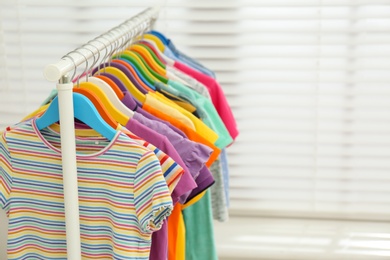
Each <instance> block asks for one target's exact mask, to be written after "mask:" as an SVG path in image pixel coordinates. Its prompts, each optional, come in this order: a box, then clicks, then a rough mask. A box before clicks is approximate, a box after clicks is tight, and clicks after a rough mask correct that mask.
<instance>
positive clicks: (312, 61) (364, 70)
mask: <svg viewBox="0 0 390 260" xmlns="http://www.w3.org/2000/svg"><path fill="white" fill-rule="evenodd" d="M291 2H294V1H291ZM313 2H316V3H317V4H313ZM240 12H244V13H245V12H247V13H248V16H247V17H248V19H245V18H244V17H245V15H243V14H241V15H240V17H241V18H240V19H243V20H242V21H241V22H240V23H241V25H242V29H243V32H242V33H239V30H237V31H238V32H237V33H238V34H239V35H238V37H237V38H236V42H237V43H239V42H240V41H242V44H241V45H240V48H238V51H239V53H240V54H243V56H240V54H238V53H235V54H233V55H234V56H238V59H240V60H239V64H237V63H236V64H234V65H232V66H233V68H232V67H231V66H229V65H228V66H226V67H227V68H226V70H223V69H222V70H221V73H218V75H219V77H220V80H221V82H222V83H224V86H226V92H227V94H228V95H229V97H230V101H231V104H232V105H233V107H234V108H235V114H236V115H237V118H238V121H239V126H240V129H241V137H240V138H239V140H238V142H237V143H236V145H235V146H233V147H232V148H231V149H230V155H231V156H230V158H231V167H232V181H231V185H232V190H231V196H232V211H234V212H247V211H250V212H257V213H259V214H276V215H297V216H300V215H304V216H319V217H329V216H332V217H363V218H384V219H385V218H386V217H388V216H389V213H390V210H389V207H388V205H389V202H390V185H389V184H390V177H389V174H388V172H389V168H390V160H389V155H390V146H389V145H390V143H389V141H390V135H389V134H390V121H389V119H390V106H389V104H390V88H389V87H390V73H389V71H390V63H389V57H390V56H389V51H390V38H389V29H390V6H389V5H376V4H375V3H373V4H372V5H371V4H368V3H367V2H366V3H365V4H362V5H359V2H357V1H350V2H344V5H335V6H332V5H331V4H329V5H327V1H312V2H311V4H310V5H309V6H304V5H292V6H286V7H285V6H282V5H278V4H276V5H275V6H273V5H272V1H269V3H268V5H267V4H265V6H264V7H263V6H258V7H251V8H242V9H240ZM256 13H257V14H258V18H256V16H255V15H254V14H256ZM229 15H230V14H229ZM254 24H256V25H257V26H256V27H254ZM251 25H252V26H251ZM214 37H216V38H219V40H220V41H221V42H223V41H224V40H226V41H227V38H228V37H232V36H231V35H229V36H227V35H223V34H222V35H221V36H218V35H214ZM225 55H226V56H225V57H226V60H224V59H225V58H223V55H221V56H220V58H218V57H215V58H213V59H211V60H210V61H211V62H213V63H214V65H215V66H221V65H220V64H221V63H225V62H228V61H229V58H230V57H231V56H230V53H225ZM240 57H241V58H240ZM231 63H233V62H231Z"/></svg>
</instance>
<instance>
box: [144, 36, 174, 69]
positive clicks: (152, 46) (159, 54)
mask: <svg viewBox="0 0 390 260" xmlns="http://www.w3.org/2000/svg"><path fill="white" fill-rule="evenodd" d="M139 42H140V43H142V44H145V45H147V46H148V47H149V48H150V49H151V50H152V51H153V52H154V53H155V54H156V56H157V57H160V61H162V62H163V63H164V64H167V65H170V66H174V65H175V60H173V59H171V58H169V57H168V56H166V55H165V54H164V53H163V52H161V51H160V49H159V48H158V47H157V45H156V43H155V42H154V41H152V40H150V39H146V38H144V39H142V40H140V41H139Z"/></svg>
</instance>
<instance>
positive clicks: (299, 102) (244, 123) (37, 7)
mask: <svg viewBox="0 0 390 260" xmlns="http://www.w3.org/2000/svg"><path fill="white" fill-rule="evenodd" d="M0 3H1V8H0V17H1V18H0V115H1V120H0V127H1V128H3V127H4V126H6V125H8V124H11V123H15V122H17V121H18V120H19V119H20V118H21V117H22V116H23V115H25V114H26V113H27V112H29V111H31V110H33V109H34V108H36V107H37V106H38V104H39V103H40V102H41V101H42V100H43V99H44V98H45V97H46V95H47V94H48V93H49V91H50V90H51V89H52V88H53V86H54V85H53V83H50V82H46V81H45V80H44V79H43V76H42V69H43V67H44V66H45V65H46V64H48V63H50V62H52V61H55V60H58V58H60V57H58V56H57V55H58V54H61V53H66V51H67V50H71V49H73V48H75V47H77V46H78V45H80V44H81V43H83V42H86V41H87V40H88V39H90V38H92V36H95V35H97V34H99V33H101V32H103V31H105V30H107V29H109V28H111V27H112V26H114V25H115V24H117V23H118V22H121V21H123V20H124V19H126V18H127V17H130V16H131V15H133V14H135V13H137V12H139V11H140V10H142V9H143V8H145V7H148V6H151V5H154V4H156V2H155V1H142V2H140V1H127V2H126V4H128V8H125V7H124V6H123V1H119V0H112V1H96V0H94V1H51V2H48V1H38V0H35V1H34V0H33V1H25V0H23V1H22V0H20V1H4V0H3V1H1V2H0ZM157 4H163V5H164V6H165V7H166V8H164V9H163V10H162V12H161V13H160V18H159V20H158V23H157V27H156V28H157V29H159V30H161V31H162V32H164V33H165V34H166V35H167V36H169V37H170V38H171V39H172V40H173V41H174V43H175V44H176V45H177V46H178V47H179V48H180V49H181V50H183V51H184V52H186V53H188V54H189V55H191V56H193V57H195V58H197V59H198V60H200V61H201V62H202V63H203V64H204V65H206V66H208V67H209V68H211V69H213V70H214V71H215V72H216V74H217V78H218V80H219V82H220V83H221V85H222V87H223V88H224V91H225V94H226V96H227V98H228V100H229V102H230V104H231V106H232V109H233V112H234V114H235V115H236V118H237V121H238V125H239V128H240V132H241V134H240V136H239V138H238V139H237V141H236V143H235V145H233V146H232V147H231V148H229V149H228V152H229V159H230V161H229V162H230V169H231V171H230V172H231V181H230V184H231V213H232V214H233V215H234V214H253V215H271V216H304V217H322V218H327V217H330V218H360V219H388V217H389V216H390V208H389V203H390V174H389V171H390V160H389V156H390V105H389V104H390V73H389V70H390V34H389V32H390V1H388V0H370V1H368V0H365V1H359V0H354V1H353V0H318V1H315V0H314V1H313V0H289V1H287V0H241V1H239V0H224V1H206V0H202V1H184V0H166V1H163V2H162V3H160V2H159V3H157Z"/></svg>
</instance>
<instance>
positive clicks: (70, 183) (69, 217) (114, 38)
mask: <svg viewBox="0 0 390 260" xmlns="http://www.w3.org/2000/svg"><path fill="white" fill-rule="evenodd" d="M159 11H160V8H159V7H154V8H148V9H146V10H144V11H143V12H141V13H139V14H137V15H136V16H134V17H132V18H130V19H128V20H126V21H125V22H123V23H121V24H120V25H118V26H116V27H114V28H112V29H111V30H109V31H107V32H106V33H104V34H102V35H100V36H98V37H96V38H95V39H93V40H91V41H89V42H88V43H87V44H88V45H90V46H93V48H91V49H89V48H88V49H87V48H85V47H81V48H78V49H76V50H74V51H72V52H70V53H69V54H67V55H65V56H64V57H63V58H62V59H61V60H60V61H58V62H57V63H54V64H49V65H47V66H46V67H45V69H44V76H45V78H46V79H47V80H49V81H57V82H58V83H57V85H56V86H57V90H58V106H59V114H60V115H59V118H60V122H61V126H60V127H61V131H60V132H61V154H62V172H63V189H64V204H65V225H66V245H67V257H68V259H71V260H79V259H80V260H81V238H80V217H79V202H78V201H79V200H78V183H77V164H76V143H75V128H74V111H73V95H72V94H73V91H72V89H73V83H72V80H73V77H74V75H75V74H76V68H77V66H79V65H81V64H85V66H86V69H85V71H87V70H88V63H87V60H88V59H90V58H94V59H96V55H98V57H100V52H102V51H103V50H104V51H105V53H106V54H112V53H111V52H109V51H111V50H114V48H115V47H116V46H119V44H120V43H124V42H125V40H132V39H135V38H136V37H137V36H139V35H140V34H141V33H142V32H144V31H145V30H147V29H150V28H151V27H152V25H153V24H154V21H155V20H156V19H157V16H158V13H159ZM120 47H121V46H120ZM106 56H107V57H106V58H110V57H109V56H110V55H106ZM103 62H104V61H103ZM73 70H74V73H73V76H72V78H71V77H70V76H69V74H68V73H69V72H71V71H73Z"/></svg>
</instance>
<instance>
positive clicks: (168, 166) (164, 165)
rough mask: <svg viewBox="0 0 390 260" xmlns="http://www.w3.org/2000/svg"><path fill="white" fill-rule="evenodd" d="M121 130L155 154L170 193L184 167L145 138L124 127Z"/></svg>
mask: <svg viewBox="0 0 390 260" xmlns="http://www.w3.org/2000/svg"><path fill="white" fill-rule="evenodd" d="M121 131H122V132H123V133H125V134H126V135H127V136H128V137H130V138H132V139H133V140H134V141H136V142H137V143H138V144H140V145H142V146H144V147H146V148H148V149H149V150H150V151H152V152H153V153H154V154H155V155H156V156H157V159H158V160H159V161H160V166H161V170H162V173H163V175H164V178H165V181H166V183H167V185H168V188H169V191H170V192H171V194H172V192H173V190H174V189H175V188H176V185H177V184H178V182H179V180H180V178H181V176H182V175H183V174H184V169H183V168H182V167H181V166H180V165H179V164H178V163H176V162H175V161H174V160H173V159H172V158H171V157H169V156H168V155H167V154H165V153H164V152H163V151H161V150H160V149H158V148H157V147H156V146H154V145H153V144H151V143H148V142H146V141H145V140H143V139H141V138H139V137H138V136H136V135H135V134H133V133H132V132H130V131H129V130H128V129H126V128H124V127H122V128H121Z"/></svg>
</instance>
